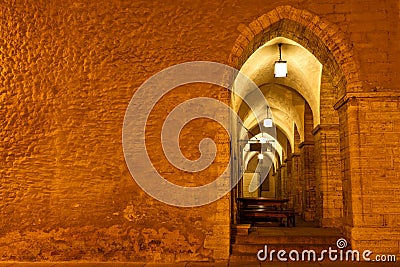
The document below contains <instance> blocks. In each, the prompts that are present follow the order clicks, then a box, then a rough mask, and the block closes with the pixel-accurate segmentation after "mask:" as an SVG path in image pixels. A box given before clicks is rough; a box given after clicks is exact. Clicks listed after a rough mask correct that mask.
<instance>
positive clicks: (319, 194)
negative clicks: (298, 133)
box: [313, 124, 343, 227]
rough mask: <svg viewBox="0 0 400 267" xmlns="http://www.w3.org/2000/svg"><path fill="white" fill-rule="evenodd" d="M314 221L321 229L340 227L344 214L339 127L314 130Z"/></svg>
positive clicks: (331, 125) (323, 127)
mask: <svg viewBox="0 0 400 267" xmlns="http://www.w3.org/2000/svg"><path fill="white" fill-rule="evenodd" d="M313 134H314V140H315V147H314V152H315V176H316V180H317V186H316V198H317V201H316V205H317V207H316V208H317V209H316V222H317V224H318V225H320V226H322V227H325V226H326V227H341V225H342V213H343V194H342V177H341V172H340V147H339V125H338V124H330V125H328V124H325V125H318V126H317V127H316V128H315V129H314V131H313Z"/></svg>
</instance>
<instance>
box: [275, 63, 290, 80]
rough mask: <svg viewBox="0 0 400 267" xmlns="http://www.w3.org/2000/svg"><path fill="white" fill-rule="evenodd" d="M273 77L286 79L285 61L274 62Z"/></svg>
mask: <svg viewBox="0 0 400 267" xmlns="http://www.w3.org/2000/svg"><path fill="white" fill-rule="evenodd" d="M274 75H275V77H276V78H278V77H287V61H275V71H274Z"/></svg>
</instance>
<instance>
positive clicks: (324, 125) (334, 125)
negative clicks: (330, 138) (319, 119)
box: [312, 123, 339, 135]
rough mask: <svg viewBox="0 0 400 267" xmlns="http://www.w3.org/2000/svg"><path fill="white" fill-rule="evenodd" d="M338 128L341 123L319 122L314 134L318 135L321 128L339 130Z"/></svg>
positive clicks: (313, 131)
mask: <svg viewBox="0 0 400 267" xmlns="http://www.w3.org/2000/svg"><path fill="white" fill-rule="evenodd" d="M338 129H339V124H333V123H331V124H318V125H317V126H315V128H314V129H313V130H312V134H313V135H316V134H317V133H318V132H319V131H321V130H338Z"/></svg>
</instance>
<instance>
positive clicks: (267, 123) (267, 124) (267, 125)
mask: <svg viewBox="0 0 400 267" xmlns="http://www.w3.org/2000/svg"><path fill="white" fill-rule="evenodd" d="M273 125H274V122H273V121H272V118H271V117H270V116H269V107H267V117H266V118H265V119H264V127H265V128H271V127H272V126H273Z"/></svg>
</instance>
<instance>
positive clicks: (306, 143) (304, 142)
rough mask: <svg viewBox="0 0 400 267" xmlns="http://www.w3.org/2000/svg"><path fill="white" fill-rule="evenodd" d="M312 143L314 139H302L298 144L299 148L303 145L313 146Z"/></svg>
mask: <svg viewBox="0 0 400 267" xmlns="http://www.w3.org/2000/svg"><path fill="white" fill-rule="evenodd" d="M313 145H314V141H303V142H301V143H300V144H299V148H302V147H304V146H313Z"/></svg>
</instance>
